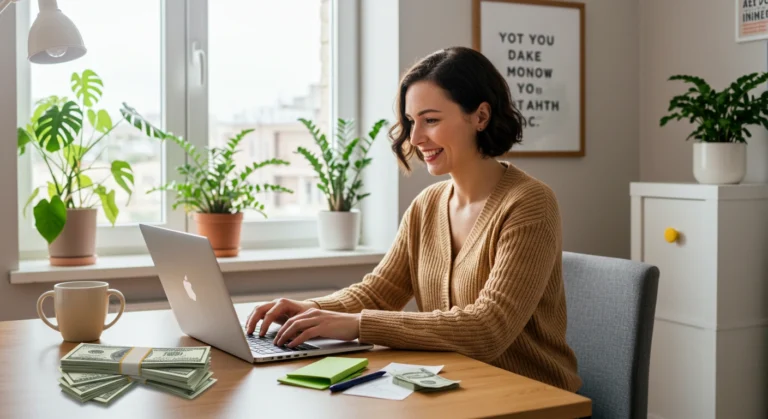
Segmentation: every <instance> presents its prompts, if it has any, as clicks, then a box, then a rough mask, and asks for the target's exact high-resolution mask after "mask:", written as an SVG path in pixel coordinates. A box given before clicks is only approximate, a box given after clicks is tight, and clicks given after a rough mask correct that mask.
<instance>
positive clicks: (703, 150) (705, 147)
mask: <svg viewBox="0 0 768 419" xmlns="http://www.w3.org/2000/svg"><path fill="white" fill-rule="evenodd" d="M746 174H747V144H746V143H710V142H701V141H699V142H696V143H694V144H693V177H695V178H696V180H697V181H698V182H699V183H706V184H713V185H726V184H734V183H739V182H741V181H742V179H744V175H746Z"/></svg>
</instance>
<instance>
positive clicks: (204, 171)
mask: <svg viewBox="0 0 768 419" xmlns="http://www.w3.org/2000/svg"><path fill="white" fill-rule="evenodd" d="M120 111H121V112H122V114H123V116H124V117H125V119H127V120H128V121H129V122H130V123H131V124H132V125H133V126H134V127H136V128H138V129H139V130H140V131H142V132H143V133H144V134H145V135H147V136H149V137H154V138H158V139H160V140H168V141H170V142H172V143H174V144H176V145H177V146H179V147H181V149H182V150H184V152H185V153H186V154H187V156H188V157H189V160H191V162H190V163H185V164H183V165H181V166H178V167H177V168H176V170H177V172H178V173H179V174H180V175H182V176H183V177H184V181H183V182H175V181H172V182H168V183H166V184H164V185H161V186H158V187H155V188H152V189H150V190H149V191H147V193H152V192H158V191H163V192H164V191H173V192H175V198H174V202H173V204H172V207H173V209H176V208H178V207H179V206H183V207H184V210H185V212H187V213H189V212H193V211H197V212H201V213H209V214H237V213H239V212H242V211H243V210H246V209H253V210H255V211H257V212H259V213H260V214H261V215H263V216H264V217H265V218H266V217H267V214H266V212H265V211H264V204H263V203H261V202H259V201H258V200H257V199H256V194H258V193H261V192H268V191H270V192H286V193H293V191H292V190H290V189H287V188H284V187H282V186H280V185H273V184H269V183H264V184H252V183H249V182H248V177H249V176H250V175H251V174H253V172H255V171H256V170H258V169H260V168H262V167H265V166H269V165H288V164H289V163H288V162H287V161H284V160H280V159H269V160H265V161H263V162H258V163H252V164H250V165H248V166H246V167H245V168H243V169H242V170H236V165H235V155H236V154H237V153H238V152H239V151H240V150H238V146H239V145H240V142H241V141H242V140H243V138H245V136H246V135H248V134H249V133H251V132H253V129H245V130H242V131H240V132H239V133H238V134H237V135H235V136H234V137H232V138H230V139H229V140H228V141H227V144H226V145H225V146H224V147H206V148H205V150H206V152H205V153H202V152H200V151H199V150H198V148H197V147H195V146H194V145H193V144H191V143H190V142H189V141H187V140H185V139H183V138H181V137H178V136H175V135H173V134H170V133H166V132H164V131H163V130H161V129H159V128H157V127H155V126H153V125H152V124H151V123H149V122H148V121H147V120H146V119H145V118H144V117H142V116H141V115H140V114H139V113H138V112H137V111H136V110H135V109H134V108H131V107H130V106H128V105H126V104H123V108H122V109H121V110H120Z"/></svg>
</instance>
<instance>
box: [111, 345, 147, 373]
mask: <svg viewBox="0 0 768 419" xmlns="http://www.w3.org/2000/svg"><path fill="white" fill-rule="evenodd" d="M150 352H152V348H141V347H135V348H132V349H129V350H128V353H126V354H125V356H124V357H123V359H121V360H120V370H119V371H120V374H122V375H137V376H138V375H141V374H140V369H141V362H142V361H144V358H146V357H147V355H149V353H150Z"/></svg>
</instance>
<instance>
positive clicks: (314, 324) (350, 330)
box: [275, 308, 360, 348]
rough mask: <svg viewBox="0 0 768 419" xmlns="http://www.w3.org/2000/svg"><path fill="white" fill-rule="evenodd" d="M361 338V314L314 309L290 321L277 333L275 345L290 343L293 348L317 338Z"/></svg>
mask: <svg viewBox="0 0 768 419" xmlns="http://www.w3.org/2000/svg"><path fill="white" fill-rule="evenodd" d="M359 336H360V314H359V313H356V314H347V313H337V312H334V311H326V310H318V309H316V308H312V309H309V310H307V311H305V312H303V313H301V314H298V315H296V316H293V317H291V318H290V319H288V321H286V322H285V324H283V327H281V328H280V331H279V332H277V336H276V337H275V345H277V346H282V345H284V344H285V343H286V342H289V341H290V343H288V345H287V346H288V347H289V348H293V347H295V346H297V345H301V344H302V343H304V342H306V341H307V340H309V339H312V338H316V337H324V338H331V339H340V340H354V339H357V338H358V337H359Z"/></svg>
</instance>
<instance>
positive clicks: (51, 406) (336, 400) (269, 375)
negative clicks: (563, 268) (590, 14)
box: [0, 304, 591, 419]
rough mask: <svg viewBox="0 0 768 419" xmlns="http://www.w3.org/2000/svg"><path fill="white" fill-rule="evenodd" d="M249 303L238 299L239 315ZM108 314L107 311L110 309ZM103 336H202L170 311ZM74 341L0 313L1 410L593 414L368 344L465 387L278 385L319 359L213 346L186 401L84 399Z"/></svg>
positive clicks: (490, 371) (109, 339)
mask: <svg viewBox="0 0 768 419" xmlns="http://www.w3.org/2000/svg"><path fill="white" fill-rule="evenodd" d="M252 306H253V304H243V305H238V306H237V307H236V308H237V311H238V312H239V313H242V314H243V315H245V314H247V313H249V312H250V309H251V307H252ZM110 318H112V315H110ZM100 343H104V344H116V345H128V346H199V345H201V343H200V342H198V341H197V340H195V339H192V338H190V337H188V336H185V335H183V334H182V332H181V331H180V330H179V327H178V325H177V324H176V321H175V319H174V317H173V314H172V313H171V312H170V311H165V310H164V311H148V312H134V313H125V314H124V315H123V317H122V318H121V319H120V320H119V321H118V322H117V324H115V326H113V327H112V328H111V329H110V330H107V331H105V332H104V333H103V334H102V336H101V340H100ZM74 346H75V344H73V343H67V342H63V340H62V339H61V335H59V334H58V333H57V332H55V331H53V330H51V329H49V328H48V327H47V326H45V325H44V324H43V322H42V321H40V320H39V319H35V320H21V321H11V322H0V406H2V407H1V408H0V417H12V418H20V417H24V418H33V417H46V418H47V417H77V418H86V417H89V418H90V417H98V418H104V417H109V418H123V417H125V418H131V419H135V418H139V417H140V418H147V419H149V418H185V419H190V418H197V417H200V418H213V417H216V418H220V417H282V418H285V417H296V418H319V417H333V418H334V419H338V418H343V417H361V416H366V417H389V418H392V417H398V418H400V417H419V418H423V417H440V418H449V417H450V418H453V417H498V416H504V417H515V418H518V417H519V418H548V419H554V418H574V417H583V416H589V415H590V412H591V403H590V401H589V399H586V398H584V397H581V396H578V395H576V394H572V393H569V392H566V391H563V390H560V389H558V388H555V387H552V386H548V385H545V384H542V383H539V382H537V381H533V380H530V379H528V378H525V377H522V376H520V375H516V374H513V373H510V372H508V371H505V370H502V369H499V368H496V367H493V366H490V365H488V364H485V363H482V362H479V361H475V360H473V359H471V358H467V357H465V356H462V355H459V354H455V353H445V352H412V351H394V350H389V349H386V348H379V347H377V348H376V349H375V350H373V351H369V352H362V353H356V354H346V355H342V356H349V357H367V358H368V360H369V368H370V370H371V371H374V370H377V369H380V368H382V367H384V366H385V365H387V364H388V363H390V362H401V363H409V364H421V365H445V367H444V369H443V372H441V375H443V376H445V377H446V378H449V379H454V380H461V389H459V390H454V391H449V392H444V393H433V394H427V393H414V394H412V395H411V396H409V397H408V398H407V399H405V400H403V401H392V400H381V399H372V398H365V397H357V396H347V395H343V394H333V395H332V394H330V392H328V391H317V390H311V389H305V388H301V387H293V386H287V385H281V384H279V383H278V382H277V378H278V377H280V376H283V375H285V374H286V373H287V372H289V371H293V370H295V369H297V368H299V367H301V366H303V365H306V364H308V363H311V362H313V361H314V360H317V358H305V359H298V360H295V361H285V362H276V363H268V364H263V365H251V364H248V363H246V362H244V361H242V360H240V359H238V358H235V357H233V356H231V355H229V354H227V353H224V352H221V351H218V350H213V351H212V358H211V371H213V373H214V378H217V379H218V382H217V383H216V384H214V385H213V387H211V388H210V389H208V391H206V392H205V393H204V394H203V395H201V396H200V397H198V398H197V399H195V400H192V401H188V400H184V399H181V398H178V397H175V396H172V395H168V394H165V393H160V392H157V391H154V390H152V389H149V388H146V387H144V386H141V385H138V386H136V387H134V388H133V389H132V390H130V391H129V392H128V393H127V394H125V395H124V396H123V397H122V398H121V399H119V400H116V401H115V402H114V403H113V404H112V405H111V406H108V407H103V406H101V405H97V404H95V403H86V404H84V405H80V404H79V403H78V402H76V401H74V400H72V399H70V398H68V397H66V396H65V395H64V394H62V393H61V392H60V389H59V387H58V383H57V379H58V377H59V372H58V366H59V360H60V359H61V357H62V356H64V354H66V353H67V352H69V351H70V350H71V349H72V348H73V347H74Z"/></svg>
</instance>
